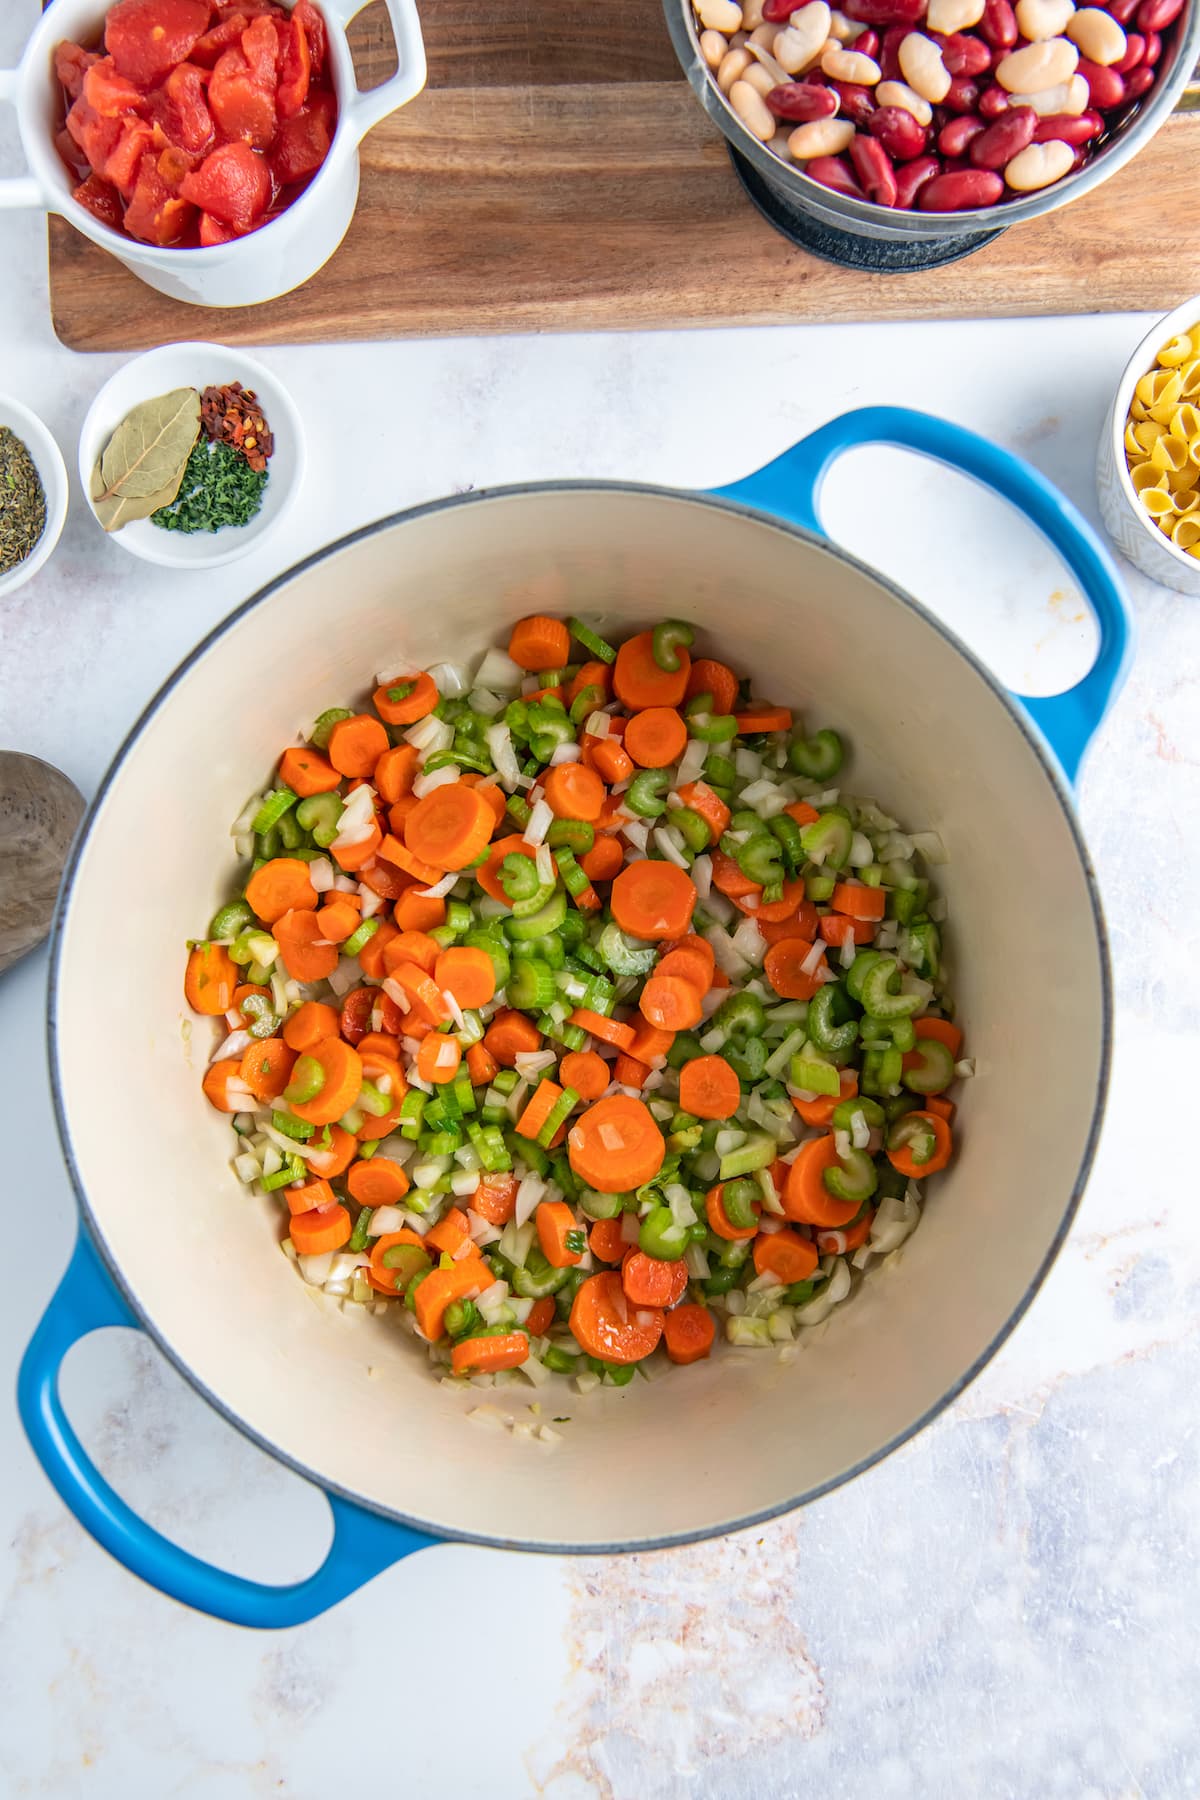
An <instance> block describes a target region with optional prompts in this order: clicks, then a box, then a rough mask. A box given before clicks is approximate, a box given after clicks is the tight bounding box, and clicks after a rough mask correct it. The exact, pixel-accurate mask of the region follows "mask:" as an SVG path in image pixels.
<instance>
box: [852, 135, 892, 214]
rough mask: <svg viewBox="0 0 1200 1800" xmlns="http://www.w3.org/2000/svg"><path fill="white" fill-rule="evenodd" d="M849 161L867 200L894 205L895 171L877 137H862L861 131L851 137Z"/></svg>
mask: <svg viewBox="0 0 1200 1800" xmlns="http://www.w3.org/2000/svg"><path fill="white" fill-rule="evenodd" d="M850 161H851V162H852V163H853V164H854V172H855V174H856V175H857V176H858V179H859V181H860V182H861V183H862V186H863V189H864V191H865V193H866V196H867V199H868V200H873V201H874V203H875V205H876V206H895V204H896V171H895V170H894V169H893V168H892V159H891V157H890V156H889V155H888V153H887V151H886V150H885V149H884V147H883V145H882V144H881V143H880V142H879V140H878V138H874V137H864V136H863V134H862V132H859V134H858V136H857V137H855V138H853V139H851V143H850Z"/></svg>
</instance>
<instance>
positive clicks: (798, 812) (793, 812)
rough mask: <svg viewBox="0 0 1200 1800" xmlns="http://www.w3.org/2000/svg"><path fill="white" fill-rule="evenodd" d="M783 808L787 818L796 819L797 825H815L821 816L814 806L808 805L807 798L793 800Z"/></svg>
mask: <svg viewBox="0 0 1200 1800" xmlns="http://www.w3.org/2000/svg"><path fill="white" fill-rule="evenodd" d="M783 810H784V812H785V813H786V814H787V816H788V818H789V819H794V820H795V821H796V824H797V825H815V824H816V822H817V820H818V819H819V818H820V816H821V815H820V813H819V812H818V811H817V809H816V807H815V806H810V805H809V804H808V801H807V800H793V801H792V804H791V805H790V806H785V807H784V809H783Z"/></svg>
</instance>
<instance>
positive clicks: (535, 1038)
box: [483, 1009, 542, 1069]
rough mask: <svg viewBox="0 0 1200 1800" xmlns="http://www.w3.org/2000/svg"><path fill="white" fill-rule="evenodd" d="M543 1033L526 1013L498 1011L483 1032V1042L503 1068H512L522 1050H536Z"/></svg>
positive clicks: (509, 1010) (508, 1010)
mask: <svg viewBox="0 0 1200 1800" xmlns="http://www.w3.org/2000/svg"><path fill="white" fill-rule="evenodd" d="M541 1041H542V1034H541V1032H540V1031H539V1030H538V1028H537V1026H536V1025H535V1024H534V1022H533V1020H532V1019H527V1018H526V1017H525V1014H524V1013H519V1012H513V1011H512V1010H511V1009H507V1010H505V1011H504V1012H498V1013H497V1014H496V1016H495V1018H494V1019H493V1020H492V1022H491V1024H490V1025H489V1026H488V1028H487V1030H486V1031H485V1032H484V1034H483V1042H484V1044H485V1046H486V1047H487V1049H488V1050H490V1051H491V1053H492V1055H493V1056H494V1057H495V1059H496V1061H497V1062H498V1063H499V1064H500V1067H501V1068H502V1069H511V1068H512V1066H513V1064H514V1063H515V1062H516V1060H517V1057H518V1055H520V1054H521V1052H522V1051H526V1050H536V1049H537V1048H538V1046H539V1045H540V1044H541Z"/></svg>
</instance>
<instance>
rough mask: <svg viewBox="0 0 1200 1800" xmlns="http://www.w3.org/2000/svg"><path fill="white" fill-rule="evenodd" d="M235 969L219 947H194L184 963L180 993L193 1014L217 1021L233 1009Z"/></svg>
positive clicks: (235, 985)
mask: <svg viewBox="0 0 1200 1800" xmlns="http://www.w3.org/2000/svg"><path fill="white" fill-rule="evenodd" d="M238 985H239V984H238V968H237V964H236V963H235V962H234V960H233V958H232V957H231V956H230V954H229V952H228V950H226V949H225V948H224V946H223V945H221V944H197V945H196V948H195V949H194V950H193V951H192V952H191V953H190V955H189V956H188V960H187V972H186V974H185V975H184V978H183V993H184V998H185V999H186V1000H187V1003H188V1005H189V1006H190V1007H191V1009H192V1011H193V1012H198V1013H203V1014H204V1015H205V1016H206V1017H207V1018H212V1019H215V1018H218V1017H219V1016H220V1014H221V1013H227V1012H229V1011H230V1010H231V1009H232V1007H233V995H234V990H235V989H236V988H237V986H238Z"/></svg>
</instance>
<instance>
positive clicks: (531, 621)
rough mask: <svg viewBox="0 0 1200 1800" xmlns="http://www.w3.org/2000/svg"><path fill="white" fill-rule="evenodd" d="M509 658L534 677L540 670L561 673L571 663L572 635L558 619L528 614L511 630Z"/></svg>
mask: <svg viewBox="0 0 1200 1800" xmlns="http://www.w3.org/2000/svg"><path fill="white" fill-rule="evenodd" d="M508 654H509V655H510V656H511V657H512V659H513V661H514V662H515V663H516V665H517V667H518V668H519V669H529V670H531V671H532V672H533V673H534V674H538V673H539V672H540V671H541V670H542V669H561V668H563V667H564V666H565V665H566V664H567V663H568V662H569V661H570V656H571V634H570V632H569V631H568V630H567V628H566V626H565V625H564V624H563V622H562V620H561V619H550V618H547V617H546V615H545V614H544V613H531V614H530V616H529V617H528V618H527V619H518V620H517V622H516V624H515V625H514V626H513V628H512V635H511V636H510V638H509V640H508Z"/></svg>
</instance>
